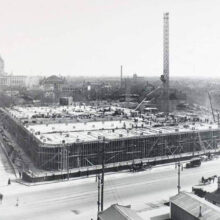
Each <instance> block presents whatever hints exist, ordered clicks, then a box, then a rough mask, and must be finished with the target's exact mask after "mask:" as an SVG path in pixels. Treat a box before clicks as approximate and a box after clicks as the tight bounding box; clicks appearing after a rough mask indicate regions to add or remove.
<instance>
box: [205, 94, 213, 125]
mask: <svg viewBox="0 0 220 220" xmlns="http://www.w3.org/2000/svg"><path fill="white" fill-rule="evenodd" d="M207 93H208V97H209V102H210V106H211V110H212V117H213V121H214V122H215V113H214V109H213V106H212V99H211V95H210V92H209V91H208V92H207Z"/></svg>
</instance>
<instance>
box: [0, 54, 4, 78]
mask: <svg viewBox="0 0 220 220" xmlns="http://www.w3.org/2000/svg"><path fill="white" fill-rule="evenodd" d="M4 68H5V63H4V60H3V59H2V57H1V56H0V75H4V72H5V71H4Z"/></svg>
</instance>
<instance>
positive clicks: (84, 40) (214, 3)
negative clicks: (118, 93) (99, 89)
mask: <svg viewBox="0 0 220 220" xmlns="http://www.w3.org/2000/svg"><path fill="white" fill-rule="evenodd" d="M0 3H1V4H0V54H1V56H2V58H3V59H4V60H5V71H6V72H8V73H11V72H13V73H14V74H24V75H37V74H41V75H51V74H61V75H71V76H82V75H83V76H119V74H120V65H121V64H122V65H123V66H124V72H125V73H126V74H127V75H129V76H132V75H133V73H137V74H138V75H141V76H158V77H159V76H160V75H161V74H162V67H163V65H162V62H163V47H162V44H163V13H164V12H169V13H170V76H171V77H172V76H194V77H196V76H202V77H205V76H208V77H220V1H219V0H0Z"/></svg>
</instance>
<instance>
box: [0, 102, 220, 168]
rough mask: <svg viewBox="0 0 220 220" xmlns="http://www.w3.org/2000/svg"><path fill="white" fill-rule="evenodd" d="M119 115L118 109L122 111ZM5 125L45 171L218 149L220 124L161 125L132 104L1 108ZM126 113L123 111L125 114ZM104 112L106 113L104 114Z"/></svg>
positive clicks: (190, 121)
mask: <svg viewBox="0 0 220 220" xmlns="http://www.w3.org/2000/svg"><path fill="white" fill-rule="evenodd" d="M119 110H120V111H121V113H120V114H119V117H117V116H116V114H115V112H120V111H119ZM1 111H2V112H3V114H4V118H3V124H4V126H5V128H6V129H7V130H8V131H9V132H10V133H11V134H12V135H13V137H14V138H15V140H16V142H17V143H18V144H19V145H20V146H21V147H22V148H23V150H24V151H25V152H26V153H27V154H28V155H29V157H30V158H31V160H32V161H33V163H34V164H35V166H36V167H38V168H39V169H43V170H66V169H67V167H68V169H72V168H81V167H89V166H92V165H98V164H101V162H102V155H103V153H104V159H105V163H107V164H108V163H116V162H122V161H134V160H135V159H147V158H152V157H158V156H167V157H169V155H179V154H182V153H187V152H192V154H193V152H198V151H206V152H207V151H210V150H215V149H217V148H218V144H219V143H220V129H219V128H218V125H217V124H210V123H205V122H202V121H201V120H200V121H198V122H193V120H188V121H187V122H184V123H179V124H178V125H177V124H172V125H171V124H170V125H164V126H160V127H158V124H156V123H154V122H153V121H151V120H149V119H144V118H141V117H133V116H132V115H133V114H134V112H132V111H131V110H129V109H118V108H116V107H115V108H114V107H111V109H108V111H107V110H106V111H104V113H103V111H102V112H100V109H95V108H92V107H88V106H87V107H85V106H81V107H74V106H65V107H64V106H62V107H61V106H60V107H57V108H52V107H29V108H25V107H13V108H8V109H1ZM122 113H123V114H122ZM104 114H105V116H104Z"/></svg>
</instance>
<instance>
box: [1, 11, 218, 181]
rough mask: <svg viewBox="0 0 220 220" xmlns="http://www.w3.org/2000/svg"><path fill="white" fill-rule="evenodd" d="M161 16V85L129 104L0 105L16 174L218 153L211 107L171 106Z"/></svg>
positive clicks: (35, 175)
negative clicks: (17, 165) (11, 141)
mask: <svg viewBox="0 0 220 220" xmlns="http://www.w3.org/2000/svg"><path fill="white" fill-rule="evenodd" d="M163 24H164V50H163V51H164V53H163V61H164V64H163V74H162V75H161V77H160V79H161V86H159V87H158V88H155V89H154V90H153V91H151V92H150V93H149V94H148V95H147V96H146V97H145V98H144V99H143V100H142V101H141V102H140V103H139V104H138V105H136V106H135V107H134V108H126V107H122V106H120V105H118V103H112V102H111V103H102V104H99V105H90V104H85V103H71V104H69V103H68V100H67V102H65V98H64V99H63V100H62V102H63V103H65V106H63V105H50V106H38V107H36V106H29V107H28V106H11V107H8V108H1V109H0V112H1V121H2V124H3V129H4V130H2V131H1V134H2V137H3V141H5V142H8V141H7V134H6V132H5V131H7V133H8V134H10V135H11V137H12V138H13V139H14V141H15V142H16V143H17V144H18V145H19V147H20V150H19V151H18V150H16V147H14V146H13V144H9V143H6V145H7V151H8V155H9V156H11V155H12V154H15V155H16V156H14V158H15V159H14V160H16V158H19V160H20V162H19V163H20V170H21V171H22V175H23V179H25V180H27V181H41V180H50V179H54V178H56V176H57V178H61V175H64V176H65V177H67V176H68V177H73V176H80V175H90V174H96V173H99V172H100V170H101V165H102V168H103V166H104V169H105V170H106V171H117V170H120V169H128V168H129V167H130V166H131V165H132V164H137V163H148V164H151V165H155V164H159V163H166V162H170V161H179V160H183V159H190V158H192V157H194V156H198V155H202V154H207V153H218V151H219V145H220V127H219V122H217V121H216V120H215V112H212V116H213V117H211V114H210V112H204V111H197V112H196V111H192V110H191V111H188V112H187V111H185V112H184V111H181V112H180V111H173V109H176V108H174V107H173V106H174V104H175V105H177V103H176V102H175V103H173V102H172V100H171V99H170V91H171V90H170V87H169V14H168V13H165V14H164V23H163ZM121 81H122V68H121ZM158 91H159V93H160V96H159V97H158V98H157V100H156V104H155V105H154V104H153V103H151V101H150V100H149V97H152V96H154V94H155V93H158ZM127 96H128V95H127ZM210 103H211V98H210ZM157 109H158V110H159V112H158V111H156V110H157ZM21 151H24V154H25V155H26V156H28V157H29V158H30V160H31V163H33V166H34V167H35V168H34V169H32V168H31V167H32V166H30V165H29V164H27V163H25V162H24V161H23V158H22V154H23V153H21ZM15 152H16V153H15ZM24 154H23V155H24ZM11 157H12V156H11ZM36 170H37V172H35V171H36ZM45 171H46V172H47V174H46V175H45V173H46V172H45ZM60 173H62V174H60ZM34 179H35V180H34Z"/></svg>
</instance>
